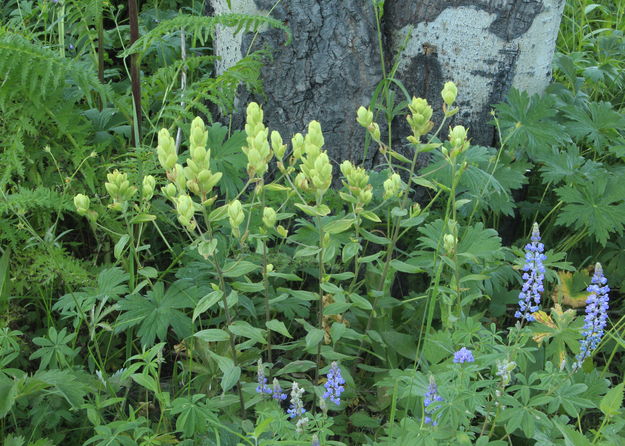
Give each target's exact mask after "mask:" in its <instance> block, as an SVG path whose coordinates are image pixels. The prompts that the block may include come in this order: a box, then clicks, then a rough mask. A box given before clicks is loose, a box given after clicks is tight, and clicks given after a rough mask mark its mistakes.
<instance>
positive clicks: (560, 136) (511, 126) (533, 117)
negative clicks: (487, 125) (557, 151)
mask: <svg viewBox="0 0 625 446" xmlns="http://www.w3.org/2000/svg"><path fill="white" fill-rule="evenodd" d="M495 108H496V110H497V116H498V119H499V124H500V128H501V132H502V138H503V139H504V140H506V141H508V144H509V145H510V146H512V147H514V148H519V149H522V150H523V151H525V152H526V153H527V154H528V155H529V156H530V157H535V156H538V155H539V154H540V152H541V151H542V150H545V148H550V147H554V146H559V145H562V144H563V143H565V142H566V141H569V138H568V136H567V132H566V131H565V129H564V127H563V126H562V125H561V124H559V123H558V121H557V120H556V114H557V107H556V106H555V99H554V97H553V96H552V95H543V96H539V95H537V94H535V95H533V96H531V97H530V96H529V95H528V94H527V93H526V92H525V91H519V90H517V89H514V88H513V89H511V90H510V92H509V93H508V97H507V98H506V102H505V103H501V104H499V105H497V106H496V107H495Z"/></svg>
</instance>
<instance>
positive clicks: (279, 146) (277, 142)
mask: <svg viewBox="0 0 625 446" xmlns="http://www.w3.org/2000/svg"><path fill="white" fill-rule="evenodd" d="M271 149H272V150H273V153H274V154H275V155H276V158H278V159H279V160H281V159H282V157H283V156H284V152H285V151H286V144H283V142H282V136H280V133H278V132H277V131H275V130H274V131H273V132H271Z"/></svg>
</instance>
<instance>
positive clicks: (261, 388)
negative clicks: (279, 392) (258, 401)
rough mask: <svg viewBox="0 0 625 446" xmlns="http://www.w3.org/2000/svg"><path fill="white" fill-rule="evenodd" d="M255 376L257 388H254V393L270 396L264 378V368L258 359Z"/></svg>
mask: <svg viewBox="0 0 625 446" xmlns="http://www.w3.org/2000/svg"><path fill="white" fill-rule="evenodd" d="M256 375H257V378H258V386H257V387H256V392H257V393H267V394H271V392H272V390H271V387H269V386H268V385H267V378H266V377H265V366H264V365H263V361H262V360H260V359H259V360H258V369H257V371H256Z"/></svg>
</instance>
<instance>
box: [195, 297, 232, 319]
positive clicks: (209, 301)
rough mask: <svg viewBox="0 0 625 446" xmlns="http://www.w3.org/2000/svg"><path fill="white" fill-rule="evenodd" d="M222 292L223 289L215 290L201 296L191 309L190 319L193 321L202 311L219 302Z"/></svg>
mask: <svg viewBox="0 0 625 446" xmlns="http://www.w3.org/2000/svg"><path fill="white" fill-rule="evenodd" d="M223 294H224V293H223V291H221V290H217V291H213V292H211V293H208V294H207V295H206V296H204V297H203V298H201V299H200V301H199V302H198V303H197V305H196V306H195V308H194V310H193V318H192V321H195V320H196V319H197V318H198V317H199V316H200V315H201V314H202V313H204V312H205V311H207V310H209V309H210V308H211V307H212V306H213V305H215V304H216V303H217V302H219V301H220V300H221V298H222V296H223Z"/></svg>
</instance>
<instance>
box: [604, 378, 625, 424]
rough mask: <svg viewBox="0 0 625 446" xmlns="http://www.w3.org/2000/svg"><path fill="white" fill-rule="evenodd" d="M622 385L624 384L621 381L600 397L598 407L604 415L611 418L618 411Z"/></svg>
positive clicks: (621, 400)
mask: <svg viewBox="0 0 625 446" xmlns="http://www.w3.org/2000/svg"><path fill="white" fill-rule="evenodd" d="M623 386H624V384H623V383H621V384H619V385H617V386H615V387H613V388H611V389H610V390H609V391H608V393H606V394H605V396H604V397H603V398H601V403H600V404H599V409H601V412H603V414H604V415H605V416H606V417H608V418H611V417H614V416H616V415H618V414H619V413H620V411H621V406H622V405H623Z"/></svg>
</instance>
